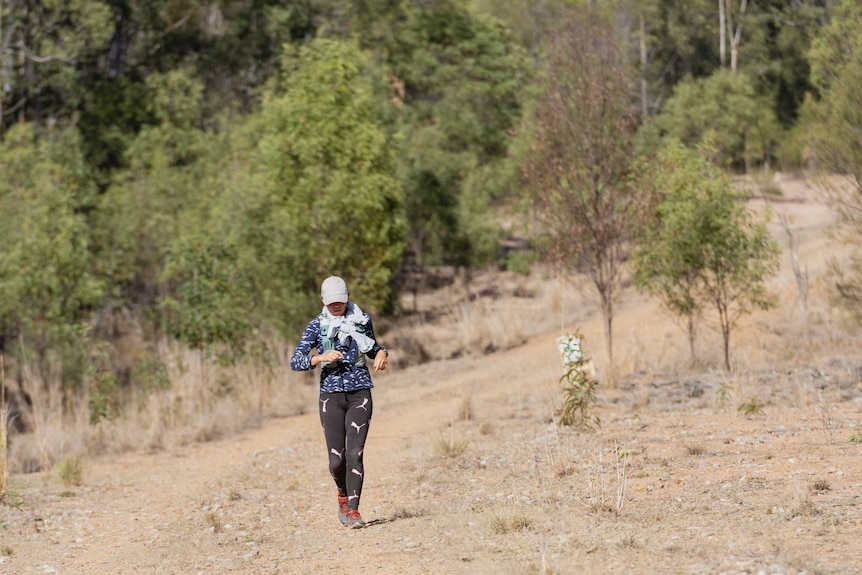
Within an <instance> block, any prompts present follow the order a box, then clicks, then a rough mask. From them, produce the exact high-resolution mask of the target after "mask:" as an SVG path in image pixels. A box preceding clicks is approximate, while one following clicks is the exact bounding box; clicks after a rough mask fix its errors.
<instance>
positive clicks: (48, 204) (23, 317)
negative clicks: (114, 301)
mask: <svg viewBox="0 0 862 575" xmlns="http://www.w3.org/2000/svg"><path fill="white" fill-rule="evenodd" d="M93 191H94V188H93V186H92V180H91V179H90V178H89V172H88V170H87V168H86V166H85V165H84V163H83V158H82V155H81V146H80V140H79V138H78V135H77V133H76V132H75V131H74V130H71V129H69V130H64V131H60V132H53V133H45V134H41V135H37V131H36V130H35V128H34V126H33V125H32V124H19V125H16V126H14V127H13V128H12V129H10V130H9V131H8V132H7V133H6V135H5V138H4V139H3V141H2V142H0V205H2V206H3V209H2V210H0V229H2V230H3V233H2V234H0V347H2V345H3V342H4V341H8V340H10V339H15V338H16V337H17V338H20V339H23V340H24V341H27V342H29V343H31V344H33V345H35V346H36V349H37V352H38V353H39V356H38V357H39V358H40V359H41V358H42V357H43V354H44V353H45V351H46V350H47V349H48V348H49V347H50V346H51V345H53V344H58V343H61V342H69V341H71V340H74V339H75V337H76V334H77V333H78V324H79V322H81V321H82V320H83V319H84V318H85V317H86V314H87V313H88V311H89V310H90V309H91V308H92V306H94V305H95V304H96V303H97V302H98V301H99V298H100V297H101V295H102V284H101V283H100V282H99V281H98V280H97V279H96V278H95V277H94V273H93V261H92V258H91V254H90V237H89V231H88V228H87V221H86V219H85V217H84V215H83V214H82V210H84V209H85V208H86V207H88V206H90V205H91V204H92V193H93Z"/></svg>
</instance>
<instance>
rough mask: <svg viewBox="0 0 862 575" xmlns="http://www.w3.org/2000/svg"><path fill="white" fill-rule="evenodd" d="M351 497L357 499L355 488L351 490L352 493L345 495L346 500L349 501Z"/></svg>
mask: <svg viewBox="0 0 862 575" xmlns="http://www.w3.org/2000/svg"><path fill="white" fill-rule="evenodd" d="M351 499H359V496H358V495H357V494H356V490H355V489H354V490H353V495H348V496H347V500H348V501H350V500H351Z"/></svg>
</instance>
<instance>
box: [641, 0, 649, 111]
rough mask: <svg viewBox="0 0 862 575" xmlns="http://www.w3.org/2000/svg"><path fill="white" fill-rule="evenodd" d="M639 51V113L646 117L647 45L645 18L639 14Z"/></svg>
mask: <svg viewBox="0 0 862 575" xmlns="http://www.w3.org/2000/svg"><path fill="white" fill-rule="evenodd" d="M640 52H641V114H643V116H644V118H646V116H647V114H648V113H649V106H648V104H647V69H646V68H647V45H646V19H645V18H644V16H643V14H641V15H640Z"/></svg>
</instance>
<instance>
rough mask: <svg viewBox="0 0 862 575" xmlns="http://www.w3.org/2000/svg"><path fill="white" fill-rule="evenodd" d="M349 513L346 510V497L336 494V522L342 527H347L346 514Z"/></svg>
mask: <svg viewBox="0 0 862 575" xmlns="http://www.w3.org/2000/svg"><path fill="white" fill-rule="evenodd" d="M348 511H350V510H349V509H348V508H347V496H346V495H341V494H340V493H339V494H338V520H339V521H341V524H342V525H347V513H348Z"/></svg>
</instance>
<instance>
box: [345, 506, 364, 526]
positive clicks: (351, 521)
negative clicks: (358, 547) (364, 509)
mask: <svg viewBox="0 0 862 575" xmlns="http://www.w3.org/2000/svg"><path fill="white" fill-rule="evenodd" d="M347 526H348V527H350V528H351V529H362V528H363V527H365V521H364V520H363V519H362V516H361V515H360V514H359V510H358V509H351V510H350V511H348V512H347Z"/></svg>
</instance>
